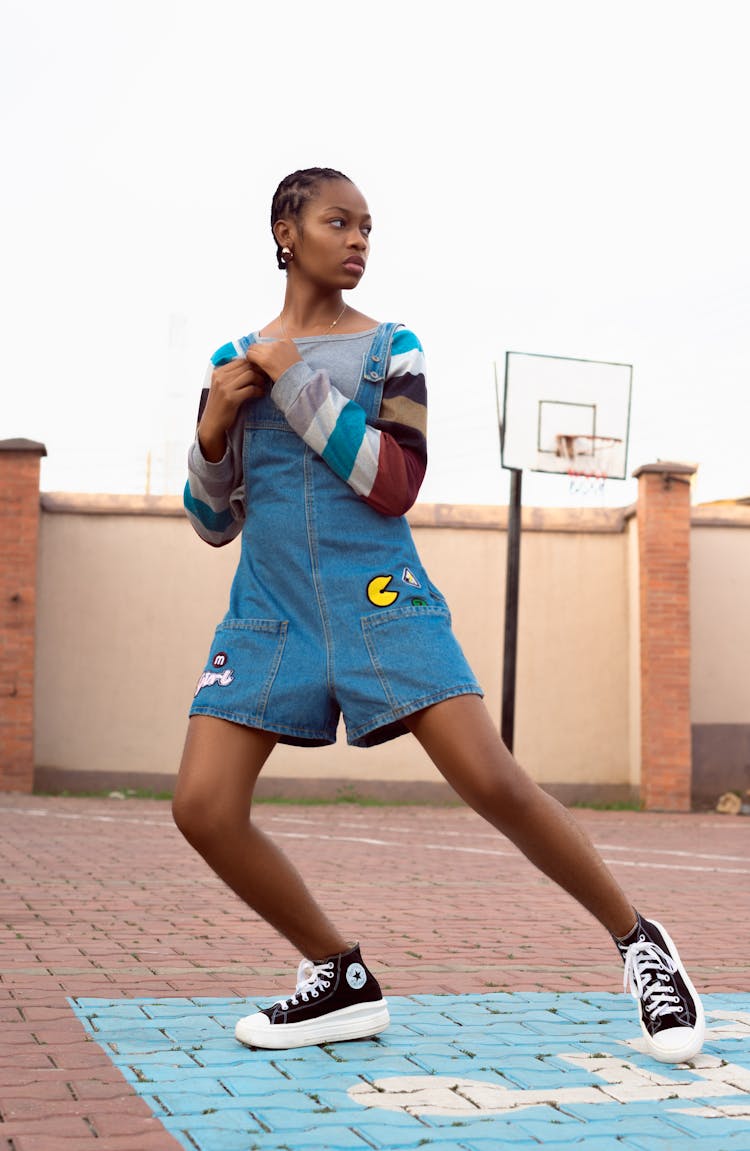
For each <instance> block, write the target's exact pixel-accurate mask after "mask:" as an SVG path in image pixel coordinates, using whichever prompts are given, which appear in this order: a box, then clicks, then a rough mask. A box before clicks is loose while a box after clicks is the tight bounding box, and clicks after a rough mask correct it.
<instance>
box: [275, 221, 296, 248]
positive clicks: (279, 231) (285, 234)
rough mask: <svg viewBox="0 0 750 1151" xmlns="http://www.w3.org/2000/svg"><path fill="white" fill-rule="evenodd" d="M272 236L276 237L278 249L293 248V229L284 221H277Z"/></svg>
mask: <svg viewBox="0 0 750 1151" xmlns="http://www.w3.org/2000/svg"><path fill="white" fill-rule="evenodd" d="M273 234H274V236H275V237H276V243H277V244H278V245H279V247H280V248H293V247H294V243H293V241H294V235H293V229H292V228H291V227H290V226H289V224H288V223H287V222H286V220H277V221H276V223H275V224H274V226H273Z"/></svg>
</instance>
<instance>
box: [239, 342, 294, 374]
mask: <svg viewBox="0 0 750 1151" xmlns="http://www.w3.org/2000/svg"><path fill="white" fill-rule="evenodd" d="M245 356H246V358H247V361H248V363H250V364H252V365H254V366H255V367H256V368H259V369H260V371H261V372H263V373H264V374H265V375H266V376H268V378H269V379H271V380H273V382H274V383H276V381H277V380H278V378H279V376H283V374H284V372H285V371H286V370H287V368H291V366H292V364H298V363H299V362H300V361H301V359H302V356H301V355H300V354H299V352H298V351H297V345H296V344H295V343H294V341H293V340H274V341H273V343H267V344H266V343H263V344H251V345H250V347H249V348H248V349H247V352H246V353H245Z"/></svg>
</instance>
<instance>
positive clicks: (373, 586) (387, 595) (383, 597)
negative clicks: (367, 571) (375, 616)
mask: <svg viewBox="0 0 750 1151" xmlns="http://www.w3.org/2000/svg"><path fill="white" fill-rule="evenodd" d="M392 579H393V576H392V575H378V576H374V577H373V579H371V580H370V582H369V583H368V585H367V598H368V599H369V601H370V603H372V604H374V605H375V607H390V605H391V604H392V603H395V602H396V600H397V599H398V592H397V591H394V590H393V589H392V588H389V586H388V585H389V584H390V582H391V580H392Z"/></svg>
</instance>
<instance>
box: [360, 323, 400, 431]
mask: <svg viewBox="0 0 750 1151" xmlns="http://www.w3.org/2000/svg"><path fill="white" fill-rule="evenodd" d="M400 327H403V325H402V324H399V323H392V322H388V323H385V324H379V325H378V327H377V329H376V331H375V335H374V336H373V337H372V343H371V344H370V348H369V351H368V353H367V355H366V356H365V361H364V364H363V366H362V378H361V379H360V381H359V387H358V388H357V395H356V397H355V400H356V402H357V403H358V404H359V405H360V407H362V408H364V409H365V414H366V416H367V420H368V422H369V421H371V420H376V419H377V418H378V414H379V412H380V401H381V400H382V398H383V384H384V382H385V376H386V372H387V371H388V358H389V356H390V352H391V344H392V342H393V334H394V332H395V331H396V329H397V328H400Z"/></svg>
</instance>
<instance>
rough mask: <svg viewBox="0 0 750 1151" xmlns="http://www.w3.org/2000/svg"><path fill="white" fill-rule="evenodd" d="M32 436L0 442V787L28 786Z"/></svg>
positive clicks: (34, 499)
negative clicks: (25, 438)
mask: <svg viewBox="0 0 750 1151" xmlns="http://www.w3.org/2000/svg"><path fill="white" fill-rule="evenodd" d="M46 454H47V451H46V448H45V447H44V445H43V444H37V443H34V442H33V441H32V440H0V492H1V493H2V495H1V496H0V791H24V792H30V791H31V790H32V789H33V785H34V631H35V624H36V560H37V544H38V533H39V466H40V459H41V457H42V456H45V455H46Z"/></svg>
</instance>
